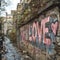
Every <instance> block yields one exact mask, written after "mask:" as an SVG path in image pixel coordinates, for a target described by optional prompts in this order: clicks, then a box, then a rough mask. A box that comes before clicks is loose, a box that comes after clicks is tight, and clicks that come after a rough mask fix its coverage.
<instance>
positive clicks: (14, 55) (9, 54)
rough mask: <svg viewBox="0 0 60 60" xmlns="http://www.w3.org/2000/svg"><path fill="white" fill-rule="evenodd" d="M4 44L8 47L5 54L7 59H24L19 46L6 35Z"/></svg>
mask: <svg viewBox="0 0 60 60" xmlns="http://www.w3.org/2000/svg"><path fill="white" fill-rule="evenodd" d="M4 46H5V47H6V50H5V51H6V54H5V55H4V58H5V59H6V60H24V58H23V56H22V55H21V53H20V52H18V50H17V48H16V47H14V46H13V45H12V43H11V42H10V40H9V39H8V38H7V37H5V41H4ZM4 58H3V59H4Z"/></svg>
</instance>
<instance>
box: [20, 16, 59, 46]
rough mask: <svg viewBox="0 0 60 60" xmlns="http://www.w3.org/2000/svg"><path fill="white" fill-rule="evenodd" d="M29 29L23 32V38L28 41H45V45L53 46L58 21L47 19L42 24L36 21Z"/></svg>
mask: <svg viewBox="0 0 60 60" xmlns="http://www.w3.org/2000/svg"><path fill="white" fill-rule="evenodd" d="M28 28H29V29H27V28H26V29H24V31H22V32H21V37H22V39H23V40H26V37H28V40H29V41H34V42H39V43H41V42H42V41H43V43H44V44H48V45H50V44H51V41H55V36H56V33H57V28H58V19H57V18H51V17H47V18H45V19H43V20H41V22H38V21H34V22H33V23H32V24H29V25H28Z"/></svg>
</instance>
